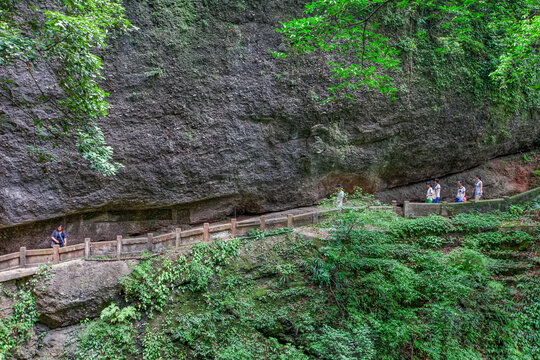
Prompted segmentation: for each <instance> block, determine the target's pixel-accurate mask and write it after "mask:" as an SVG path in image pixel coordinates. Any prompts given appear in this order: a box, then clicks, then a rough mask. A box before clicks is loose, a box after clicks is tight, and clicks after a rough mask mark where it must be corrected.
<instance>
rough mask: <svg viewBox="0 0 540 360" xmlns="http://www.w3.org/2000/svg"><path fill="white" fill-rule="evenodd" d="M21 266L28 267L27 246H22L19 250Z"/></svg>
mask: <svg viewBox="0 0 540 360" xmlns="http://www.w3.org/2000/svg"><path fill="white" fill-rule="evenodd" d="M19 266H20V267H22V268H25V267H26V246H22V247H21V248H20V250H19Z"/></svg>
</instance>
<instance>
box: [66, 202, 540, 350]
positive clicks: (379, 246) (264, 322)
mask: <svg viewBox="0 0 540 360" xmlns="http://www.w3.org/2000/svg"><path fill="white" fill-rule="evenodd" d="M359 201H360V199H359ZM537 209H538V203H533V204H530V205H528V206H527V207H523V208H521V209H519V211H516V210H515V209H514V210H513V211H512V212H511V213H502V214H487V215H480V214H462V215H459V216H457V217H455V218H453V219H447V218H442V217H439V216H429V217H426V218H420V219H403V218H398V217H396V216H395V215H394V214H393V213H391V212H389V211H384V210H368V209H357V210H351V211H344V212H342V213H340V214H338V215H336V216H334V217H332V218H330V219H329V220H328V221H327V222H326V223H325V224H324V225H323V227H324V228H326V229H330V232H329V236H328V238H326V239H315V240H313V239H307V238H302V237H301V236H298V235H296V236H294V235H291V234H286V235H278V236H273V237H265V236H264V234H260V233H258V234H257V236H255V237H251V238H249V239H242V240H240V239H234V240H232V241H216V242H213V243H211V244H199V245H197V246H195V247H194V248H193V250H192V252H191V253H190V254H189V256H186V257H184V256H178V255H176V256H175V255H174V254H169V256H167V257H161V258H154V259H150V260H148V261H146V262H143V263H142V264H140V265H139V266H138V267H137V268H136V269H135V270H134V272H133V273H132V274H131V275H130V276H128V277H127V278H125V280H124V281H123V285H124V288H125V300H126V303H125V304H123V306H124V307H123V308H122V307H121V306H119V305H116V304H112V305H111V306H110V307H108V308H107V309H106V310H104V314H102V316H101V318H100V319H97V320H94V321H91V322H89V323H87V324H84V325H83V327H82V330H81V332H80V333H79V338H78V343H79V344H80V346H79V349H78V353H77V354H76V356H75V358H77V359H83V358H88V357H89V356H92V357H95V358H99V359H130V358H140V356H141V355H135V354H142V358H143V359H170V358H178V359H222V360H224V359H235V360H238V359H295V360H296V359H531V360H532V359H537V358H539V357H540V336H539V334H540V313H539V311H538V309H539V306H540V296H539V295H540V280H539V279H538V276H537V270H538V267H539V264H540V261H538V254H537V251H538V245H539V244H538V233H536V234H529V233H525V232H523V231H504V232H502V231H498V230H497V229H498V226H499V225H500V224H502V223H504V222H507V221H509V220H512V219H514V220H518V219H519V218H521V219H525V220H527V221H529V222H532V221H534V215H535V212H536V211H537ZM104 339H107V342H106V343H107V346H103V344H104Z"/></svg>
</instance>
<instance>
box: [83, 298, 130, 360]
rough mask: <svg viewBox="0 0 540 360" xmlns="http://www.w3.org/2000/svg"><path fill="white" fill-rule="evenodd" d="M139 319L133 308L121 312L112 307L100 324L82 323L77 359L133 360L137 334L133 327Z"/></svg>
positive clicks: (104, 313) (92, 322) (94, 322)
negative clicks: (134, 322) (136, 319)
mask: <svg viewBox="0 0 540 360" xmlns="http://www.w3.org/2000/svg"><path fill="white" fill-rule="evenodd" d="M136 317H137V312H136V309H135V308H134V307H133V306H127V307H125V308H123V309H120V308H119V307H118V306H117V305H116V304H114V303H113V304H111V305H109V306H108V307H106V308H105V309H103V311H102V312H101V316H100V317H99V319H98V320H95V321H85V322H83V324H82V325H81V326H82V327H83V328H82V330H81V331H80V332H79V334H78V336H77V345H78V349H77V351H76V353H75V356H74V359H75V360H83V359H90V358H92V359H103V360H113V359H118V360H123V359H126V360H127V359H131V358H132V357H133V356H134V355H135V354H136V348H135V333H136V331H135V328H134V327H133V326H132V321H133V320H134V319H135V318H136Z"/></svg>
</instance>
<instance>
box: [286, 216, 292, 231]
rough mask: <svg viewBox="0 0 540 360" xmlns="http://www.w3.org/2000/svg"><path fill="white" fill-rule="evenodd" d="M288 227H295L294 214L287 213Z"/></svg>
mask: <svg viewBox="0 0 540 360" xmlns="http://www.w3.org/2000/svg"><path fill="white" fill-rule="evenodd" d="M287 227H288V228H292V227H293V214H287Z"/></svg>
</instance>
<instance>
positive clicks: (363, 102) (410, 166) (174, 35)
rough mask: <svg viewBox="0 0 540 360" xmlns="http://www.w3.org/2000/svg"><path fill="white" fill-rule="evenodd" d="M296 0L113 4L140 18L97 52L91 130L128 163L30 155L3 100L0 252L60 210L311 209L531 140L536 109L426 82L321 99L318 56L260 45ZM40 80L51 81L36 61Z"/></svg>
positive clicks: (119, 213)
mask: <svg viewBox="0 0 540 360" xmlns="http://www.w3.org/2000/svg"><path fill="white" fill-rule="evenodd" d="M304 2H305V1H304V0H275V1H261V0H249V1H239V2H233V1H231V2H228V1H218V0H204V1H203V0H189V1H165V0H160V1H147V0H128V1H125V5H126V8H127V15H128V17H129V19H130V20H131V21H132V23H133V24H134V25H135V26H137V27H138V30H137V31H132V32H130V33H129V34H127V35H125V36H120V37H118V38H116V39H115V40H113V41H112V42H113V44H112V47H111V49H108V50H107V52H106V54H104V57H105V58H104V64H105V66H106V68H105V76H106V78H107V80H106V81H105V82H104V84H103V85H104V87H105V88H106V90H107V91H108V92H110V93H111V97H110V99H109V100H110V103H111V104H112V108H111V111H110V117H109V118H108V119H105V120H103V123H102V128H103V130H104V133H105V135H106V138H107V141H108V142H109V143H110V144H111V145H112V146H113V147H114V148H115V154H116V159H117V160H118V161H120V162H121V163H123V164H124V165H125V168H124V169H123V170H122V171H121V173H120V174H119V175H118V176H117V177H112V178H103V177H101V176H99V175H97V174H94V173H91V172H89V171H88V170H85V169H84V167H83V166H82V165H81V164H79V163H77V162H75V163H66V162H59V163H55V164H53V165H48V166H40V165H38V164H34V163H32V162H30V161H29V159H28V156H27V153H26V146H27V144H29V143H31V142H32V141H33V139H32V138H31V137H29V135H28V132H29V129H31V121H30V120H29V118H28V116H27V115H25V113H24V112H23V111H21V110H19V109H17V108H14V107H13V106H12V105H11V104H9V103H7V102H2V103H0V113H6V114H7V115H8V117H9V121H8V123H7V125H9V126H3V127H2V128H1V131H0V227H3V229H0V253H6V252H11V251H16V250H18V248H19V246H21V245H25V246H27V247H29V248H37V247H45V246H47V240H46V237H47V235H48V233H50V231H51V230H52V228H53V227H54V226H55V225H57V222H66V221H68V222H69V224H68V232H69V233H70V234H71V236H72V238H73V239H74V240H76V241H78V242H79V241H83V238H84V236H91V237H92V238H96V237H98V238H102V237H109V238H114V235H116V234H117V233H121V234H135V233H142V232H145V231H151V230H154V229H156V228H159V227H160V226H164V225H168V224H172V223H175V224H189V223H195V222H200V221H202V220H208V219H211V218H216V217H220V216H224V215H229V214H232V213H234V212H237V213H241V212H266V211H274V210H281V209H286V208H291V207H296V206H304V205H311V204H313V203H315V202H316V201H317V200H318V199H320V198H321V197H322V196H324V195H326V194H327V193H328V191H329V189H331V188H333V186H334V185H335V183H337V182H346V183H347V184H351V185H352V184H354V185H360V186H362V187H363V188H364V189H366V190H368V191H373V192H381V191H385V190H387V189H391V188H396V187H398V186H402V185H407V184H411V183H415V182H419V181H423V180H424V179H427V178H433V177H435V176H443V175H445V174H450V173H456V172H460V171H463V170H466V169H470V168H472V167H474V166H477V165H479V164H482V163H483V162H485V161H486V160H488V159H491V158H494V157H497V156H500V155H504V154H509V153H513V152H517V151H520V150H522V149H527V148H530V147H532V146H533V144H534V143H535V141H536V140H537V139H538V138H539V137H540V121H539V113H538V111H537V110H535V109H533V110H531V111H528V112H525V113H523V114H517V115H516V116H507V115H501V114H500V113H499V112H498V110H497V109H493V108H490V105H489V104H480V105H479V104H478V103H473V101H471V100H470V99H469V98H468V97H467V96H463V95H462V94H455V93H453V92H452V91H447V92H444V93H442V94H441V93H440V92H437V91H434V89H433V88H429V87H427V86H425V85H422V86H415V85H414V84H412V85H411V86H410V92H409V93H408V94H407V96H404V97H402V98H401V99H400V100H398V101H395V102H392V103H390V102H388V101H387V99H386V98H384V97H381V96H377V95H374V94H372V93H368V92H365V93H363V94H359V95H360V96H359V100H360V101H358V102H357V103H353V104H333V105H327V106H322V105H319V104H318V103H317V99H320V98H321V96H322V97H323V96H324V88H325V87H327V85H328V83H327V82H326V80H325V79H326V76H325V75H326V70H325V69H326V67H325V60H323V59H320V58H315V57H303V58H300V59H291V60H286V61H276V60H275V59H273V58H272V57H271V55H270V54H269V53H268V50H269V49H277V48H279V46H280V42H281V40H280V37H279V34H277V33H275V31H274V28H275V27H276V26H277V25H278V22H279V21H280V20H283V19H288V18H291V17H293V16H297V15H298V14H299V13H300V11H301V8H302V5H303V4H304ZM9 71H11V72H12V74H13V76H14V78H15V79H16V81H17V84H18V85H19V87H18V88H17V89H16V90H15V94H14V95H15V96H17V97H20V98H24V99H26V98H30V97H32V96H36V95H38V94H39V92H38V90H37V89H36V88H35V86H33V85H32V79H31V78H29V77H28V75H27V74H26V72H25V69H24V68H15V69H10V70H9ZM417 76H418V77H420V76H421V75H420V74H417ZM38 78H39V81H41V82H42V83H43V85H47V84H51V83H52V82H53V80H54V79H53V78H52V75H51V74H50V72H49V71H47V69H40V70H39V72H38ZM425 83H426V81H424V82H423V84H425ZM35 111H38V110H35ZM499 117H502V118H503V119H502V120H501V119H500V118H499ZM501 122H502V123H504V124H505V125H504V132H500V129H499V128H498V126H499V125H497V124H500V123H501ZM38 220H42V221H44V222H43V223H36V224H35V226H34V225H29V226H23V227H20V226H19V227H17V226H16V225H19V224H26V223H32V222H35V221H38ZM119 224H120V225H119Z"/></svg>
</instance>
